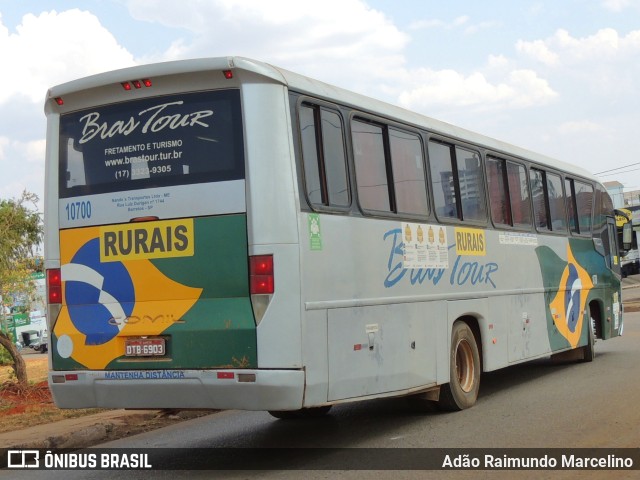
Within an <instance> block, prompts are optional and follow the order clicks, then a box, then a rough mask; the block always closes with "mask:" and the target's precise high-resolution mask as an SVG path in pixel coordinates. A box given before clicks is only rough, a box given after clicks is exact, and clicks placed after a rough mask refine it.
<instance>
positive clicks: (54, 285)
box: [47, 268, 62, 304]
mask: <svg viewBox="0 0 640 480" xmlns="http://www.w3.org/2000/svg"><path fill="white" fill-rule="evenodd" d="M47 292H48V299H49V303H50V304H55V303H58V304H60V303H62V277H61V276H60V269H59V268H52V269H51V270H47Z"/></svg>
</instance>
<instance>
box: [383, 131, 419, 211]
mask: <svg viewBox="0 0 640 480" xmlns="http://www.w3.org/2000/svg"><path fill="white" fill-rule="evenodd" d="M389 146H390V150H391V165H392V167H393V182H394V186H395V188H394V191H395V194H396V208H397V211H398V212H401V213H410V214H416V215H426V214H427V185H426V183H425V182H426V179H425V172H424V155H423V153H422V142H421V141H420V137H419V136H418V135H415V134H413V133H408V132H403V131H400V130H396V129H392V128H390V129H389Z"/></svg>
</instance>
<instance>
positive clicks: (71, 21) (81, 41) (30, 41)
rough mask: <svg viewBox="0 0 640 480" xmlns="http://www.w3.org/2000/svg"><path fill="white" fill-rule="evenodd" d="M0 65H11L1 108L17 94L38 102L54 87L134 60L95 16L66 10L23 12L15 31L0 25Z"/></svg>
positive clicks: (0, 86) (1, 79)
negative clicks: (24, 13)
mask: <svg viewBox="0 0 640 480" xmlns="http://www.w3.org/2000/svg"><path fill="white" fill-rule="evenodd" d="M1 20H2V19H1V18H0V21H1ZM54 40H55V41H54ZM25 59H28V60H27V61H25ZM0 64H2V65H5V66H7V65H11V68H4V69H3V74H2V75H0V105H1V104H2V103H4V102H6V101H7V100H8V99H10V98H12V97H13V96H15V95H16V94H21V95H26V96H27V97H28V98H29V99H30V100H31V101H32V102H42V101H43V100H44V96H45V93H46V91H47V88H48V87H50V86H52V85H54V84H57V83H61V82H64V81H68V80H71V79H74V78H76V77H81V76H85V75H89V74H93V73H97V72H101V71H105V70H111V69H114V68H120V67H125V66H130V65H133V64H134V59H133V57H132V55H131V54H130V53H128V52H127V51H126V49H124V48H123V47H122V46H120V45H119V44H118V42H117V41H116V39H115V38H114V37H113V35H112V34H111V33H110V32H109V31H108V30H106V29H105V28H104V27H103V26H102V25H101V24H100V21H99V20H98V19H97V18H96V17H95V16H94V15H93V14H91V13H89V12H83V11H80V10H68V11H65V12H61V13H57V12H56V11H51V12H43V13H41V14H39V15H38V16H36V15H33V14H27V15H25V16H24V17H23V18H22V23H21V24H20V25H18V26H17V27H16V31H15V33H10V32H9V29H8V28H7V27H6V26H4V25H3V24H2V23H0Z"/></svg>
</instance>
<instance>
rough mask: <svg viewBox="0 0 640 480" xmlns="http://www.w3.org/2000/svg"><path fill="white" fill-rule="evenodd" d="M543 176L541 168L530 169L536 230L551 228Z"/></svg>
mask: <svg viewBox="0 0 640 480" xmlns="http://www.w3.org/2000/svg"><path fill="white" fill-rule="evenodd" d="M545 184H546V182H545V176H544V172H543V171H542V170H536V169H532V170H531V195H532V196H533V214H534V218H535V224H536V228H537V229H538V230H551V225H550V223H549V211H548V208H547V199H546V195H545Z"/></svg>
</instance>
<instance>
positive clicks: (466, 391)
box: [438, 321, 480, 411]
mask: <svg viewBox="0 0 640 480" xmlns="http://www.w3.org/2000/svg"><path fill="white" fill-rule="evenodd" d="M479 390H480V354H479V352H478V345H477V344H476V339H475V336H474V335H473V332H472V331H471V328H470V327H469V325H467V324H466V323H465V322H462V321H457V322H455V323H454V324H453V329H452V332H451V351H450V353H449V383H447V384H445V385H442V387H441V388H440V398H439V400H438V407H439V408H441V409H442V410H447V411H457V410H463V409H465V408H470V407H472V406H473V405H474V404H475V403H476V400H477V398H478V391H479Z"/></svg>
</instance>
